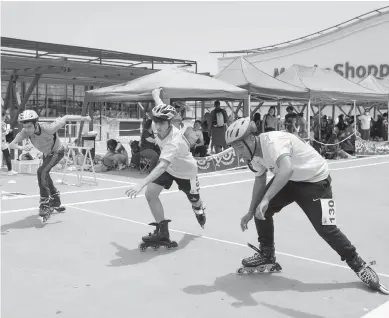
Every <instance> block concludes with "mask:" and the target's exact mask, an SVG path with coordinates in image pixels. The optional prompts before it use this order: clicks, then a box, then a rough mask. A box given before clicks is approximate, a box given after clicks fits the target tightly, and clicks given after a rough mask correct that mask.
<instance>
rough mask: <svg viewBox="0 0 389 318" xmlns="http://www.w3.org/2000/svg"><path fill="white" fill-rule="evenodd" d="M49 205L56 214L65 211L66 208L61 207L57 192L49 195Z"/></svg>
mask: <svg viewBox="0 0 389 318" xmlns="http://www.w3.org/2000/svg"><path fill="white" fill-rule="evenodd" d="M50 205H51V206H52V207H53V209H54V210H55V211H56V212H58V213H61V212H65V211H66V208H65V207H64V206H63V205H61V198H60V195H59V191H57V192H55V193H53V194H52V195H51V198H50Z"/></svg>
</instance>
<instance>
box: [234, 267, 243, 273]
mask: <svg viewBox="0 0 389 318" xmlns="http://www.w3.org/2000/svg"><path fill="white" fill-rule="evenodd" d="M236 273H237V274H238V275H243V274H244V273H245V271H244V268H243V267H241V268H238V269H237V271H236Z"/></svg>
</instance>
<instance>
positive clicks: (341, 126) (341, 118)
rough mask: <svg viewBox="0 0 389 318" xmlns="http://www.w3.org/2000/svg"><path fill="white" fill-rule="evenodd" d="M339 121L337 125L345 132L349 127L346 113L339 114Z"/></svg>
mask: <svg viewBox="0 0 389 318" xmlns="http://www.w3.org/2000/svg"><path fill="white" fill-rule="evenodd" d="M338 120H339V121H338V123H337V124H336V127H338V129H339V131H340V132H343V131H345V130H346V128H347V124H346V122H345V121H344V115H343V114H342V115H339V116H338Z"/></svg>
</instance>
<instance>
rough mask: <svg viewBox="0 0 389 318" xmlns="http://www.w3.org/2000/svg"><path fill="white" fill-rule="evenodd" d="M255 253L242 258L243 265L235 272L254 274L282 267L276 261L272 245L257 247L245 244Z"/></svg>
mask: <svg viewBox="0 0 389 318" xmlns="http://www.w3.org/2000/svg"><path fill="white" fill-rule="evenodd" d="M247 245H248V246H249V247H250V248H252V249H253V250H254V251H256V253H255V254H254V256H251V257H247V258H245V259H243V260H242V265H243V267H241V268H239V269H238V270H237V271H236V273H237V274H239V275H243V274H246V273H247V274H254V273H262V272H264V271H266V270H267V271H268V272H269V273H274V272H280V271H281V270H282V267H281V265H280V264H278V263H277V262H276V257H275V250H274V246H272V247H267V246H259V249H258V248H256V247H255V246H253V245H251V244H250V243H248V244H247Z"/></svg>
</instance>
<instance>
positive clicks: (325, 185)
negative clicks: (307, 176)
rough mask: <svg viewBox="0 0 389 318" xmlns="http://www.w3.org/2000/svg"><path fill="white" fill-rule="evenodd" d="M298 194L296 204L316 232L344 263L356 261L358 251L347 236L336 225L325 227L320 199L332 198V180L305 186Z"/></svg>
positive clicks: (302, 186)
mask: <svg viewBox="0 0 389 318" xmlns="http://www.w3.org/2000/svg"><path fill="white" fill-rule="evenodd" d="M298 193H299V195H298V199H297V200H296V202H297V204H298V205H299V206H300V207H301V208H302V209H303V211H304V213H305V214H306V215H307V217H308V219H309V221H310V222H311V223H312V225H313V227H314V228H315V230H316V232H317V233H318V234H319V235H320V236H321V237H322V238H323V239H324V240H325V241H326V242H327V243H328V244H329V245H330V246H331V247H332V249H334V250H335V251H336V252H337V253H338V254H339V255H340V257H341V259H342V261H344V260H346V261H351V260H353V259H355V257H356V256H357V253H356V249H355V247H354V246H353V245H352V244H351V242H350V241H349V239H348V238H347V237H346V235H344V234H343V233H342V231H341V230H340V229H339V228H338V227H337V226H336V225H323V221H322V206H321V201H320V199H331V198H332V190H331V180H330V179H328V180H327V179H326V180H323V181H320V182H318V183H312V184H303V185H301V186H300V191H298ZM335 213H336V212H335Z"/></svg>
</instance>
